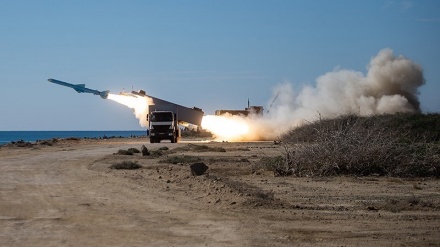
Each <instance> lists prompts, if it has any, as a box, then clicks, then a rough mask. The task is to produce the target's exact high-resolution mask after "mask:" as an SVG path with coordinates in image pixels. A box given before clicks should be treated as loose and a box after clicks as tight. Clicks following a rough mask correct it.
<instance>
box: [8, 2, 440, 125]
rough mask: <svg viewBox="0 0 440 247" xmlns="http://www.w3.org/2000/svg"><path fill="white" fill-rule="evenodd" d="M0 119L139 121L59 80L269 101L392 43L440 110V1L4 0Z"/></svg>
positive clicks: (427, 102) (197, 101)
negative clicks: (280, 88)
mask: <svg viewBox="0 0 440 247" xmlns="http://www.w3.org/2000/svg"><path fill="white" fill-rule="evenodd" d="M0 12H1V14H0V33H1V36H0V61H1V62H0V86H1V87H0V130H3V131H7V130H141V129H143V128H142V127H141V126H140V125H139V120H137V119H136V118H135V117H134V115H133V112H132V111H131V109H129V108H127V107H126V106H123V105H120V104H118V103H116V102H113V101H110V100H103V99H101V98H100V97H99V96H95V95H92V94H78V93H76V92H75V91H73V90H72V89H69V88H66V87H62V86H59V85H55V84H52V83H50V82H48V81H47V79H48V78H55V79H58V80H61V81H66V82H69V83H73V84H86V86H87V87H89V88H92V89H98V90H110V91H111V92H112V93H119V92H121V91H125V92H128V91H131V90H132V89H133V90H136V91H138V90H141V89H142V90H145V91H146V92H147V94H149V95H152V96H154V97H157V98H161V99H164V100H168V101H171V102H174V103H177V104H181V105H184V106H188V107H193V106H196V107H199V108H202V109H203V110H204V112H205V114H214V111H215V110H216V109H244V108H245V107H247V102H248V99H249V101H250V104H251V105H261V106H264V107H265V108H266V109H267V107H268V105H270V102H269V101H270V98H271V95H272V90H273V89H274V88H275V87H276V86H277V85H279V84H282V83H290V84H292V85H293V88H294V89H295V90H298V91H299V90H301V88H302V87H304V86H305V85H312V86H313V85H314V84H315V83H316V79H317V78H318V77H320V76H322V75H324V74H326V73H327V72H331V71H334V70H335V69H340V68H343V69H349V70H354V71H359V72H361V73H366V72H367V65H368V64H369V62H370V60H371V58H372V57H374V56H376V55H377V54H378V52H379V51H380V50H382V49H384V48H390V49H392V50H393V51H394V54H395V55H397V56H399V55H402V56H404V57H406V58H409V59H411V60H412V61H414V62H415V63H417V64H419V65H420V66H421V67H422V68H423V73H424V78H425V80H426V84H425V85H423V86H422V87H421V88H420V90H419V92H420V95H419V99H420V102H421V109H422V111H423V112H440V96H439V93H440V45H439V44H440V1H438V0H417V1H398V0H394V1H391V0H390V1H388V0H382V1H379V0H369V1H362V0H332V1H327V0H313V1H312V0H284V1H283V0H270V1H269V0H267V1H261V0H240V1H236V0H222V1H210V0H206V1H190V0H189V1H166V0H165V1H148V0H143V1H141V0H139V1H134V0H94V1H89V0H84V1H82V0H76V1H67V0H38V1H31V0H29V1H24V0H0Z"/></svg>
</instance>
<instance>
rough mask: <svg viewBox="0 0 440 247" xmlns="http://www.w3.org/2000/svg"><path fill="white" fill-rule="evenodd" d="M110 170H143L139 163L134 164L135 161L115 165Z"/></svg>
mask: <svg viewBox="0 0 440 247" xmlns="http://www.w3.org/2000/svg"><path fill="white" fill-rule="evenodd" d="M109 168H110V169H117V170H120V169H125V170H135V169H139V168H142V166H141V165H139V164H138V163H137V162H133V161H122V162H121V163H116V164H113V165H111V166H110V167H109Z"/></svg>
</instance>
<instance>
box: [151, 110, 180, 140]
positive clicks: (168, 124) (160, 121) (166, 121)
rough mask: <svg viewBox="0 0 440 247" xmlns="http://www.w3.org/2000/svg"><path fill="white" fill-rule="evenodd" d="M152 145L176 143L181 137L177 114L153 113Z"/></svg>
mask: <svg viewBox="0 0 440 247" xmlns="http://www.w3.org/2000/svg"><path fill="white" fill-rule="evenodd" d="M149 120H150V126H149V129H150V143H159V142H160V141H161V140H170V141H171V143H176V142H177V141H178V138H179V137H180V130H179V126H178V121H177V116H176V113H174V112H172V111H153V112H151V113H150V119H149Z"/></svg>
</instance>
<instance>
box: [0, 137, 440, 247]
mask: <svg viewBox="0 0 440 247" xmlns="http://www.w3.org/2000/svg"><path fill="white" fill-rule="evenodd" d="M190 142H191V141H184V142H181V143H177V144H171V143H160V144H150V143H147V140H145V139H120V140H117V139H114V140H101V141H91V140H88V141H86V140H80V141H65V142H59V143H56V144H54V145H52V146H43V145H36V146H33V147H26V148H16V147H2V148H0V246H440V181H439V180H435V179H400V178H382V177H362V178H357V177H330V178H296V177H275V176H274V175H273V174H272V173H271V172H269V171H265V170H261V169H259V168H260V167H259V166H257V164H258V162H259V160H260V159H261V158H262V157H265V156H266V157H269V156H274V155H279V154H281V153H282V150H283V147H282V146H281V145H275V144H274V143H271V142H254V143H213V142H209V143H200V142H199V143H196V144H197V145H206V146H208V147H222V148H224V149H225V150H224V151H226V152H216V151H215V150H211V151H209V152H200V151H197V150H195V148H194V146H193V145H189V144H188V143H190ZM143 144H145V145H146V147H147V148H148V149H149V150H150V151H154V150H157V149H159V148H160V147H168V148H169V150H166V151H163V154H164V155H163V156H160V157H151V156H145V157H142V156H141V155H140V154H135V155H133V156H128V155H116V154H114V153H116V152H118V150H119V149H128V148H137V149H140V148H141V146H142V145H143ZM172 156H181V157H183V156H198V157H200V159H201V160H202V162H204V163H205V164H206V165H208V166H209V169H208V171H207V172H206V173H205V174H204V175H202V176H193V175H191V172H190V168H189V164H184V163H177V164H170V163H163V160H165V159H167V158H170V157H172ZM122 161H135V162H138V164H140V165H142V166H143V167H142V168H141V169H137V170H116V169H110V168H109V166H111V165H112V164H115V163H119V162H122Z"/></svg>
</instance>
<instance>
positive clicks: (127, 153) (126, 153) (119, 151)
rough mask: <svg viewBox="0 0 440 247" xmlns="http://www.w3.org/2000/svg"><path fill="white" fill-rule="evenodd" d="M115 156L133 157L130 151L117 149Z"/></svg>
mask: <svg viewBox="0 0 440 247" xmlns="http://www.w3.org/2000/svg"><path fill="white" fill-rule="evenodd" d="M116 154H120V155H133V151H131V150H124V149H119V150H118V152H117V153H116Z"/></svg>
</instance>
